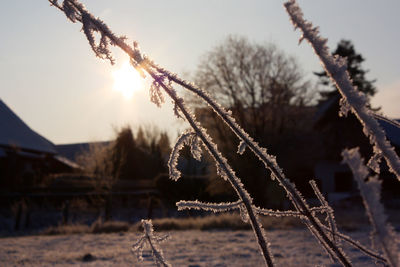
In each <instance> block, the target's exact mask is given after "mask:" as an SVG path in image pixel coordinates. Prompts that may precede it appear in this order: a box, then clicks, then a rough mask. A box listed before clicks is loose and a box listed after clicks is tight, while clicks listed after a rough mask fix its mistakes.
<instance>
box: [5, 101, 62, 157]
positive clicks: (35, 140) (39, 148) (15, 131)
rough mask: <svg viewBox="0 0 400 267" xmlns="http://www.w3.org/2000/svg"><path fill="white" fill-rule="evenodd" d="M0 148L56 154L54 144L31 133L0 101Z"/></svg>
mask: <svg viewBox="0 0 400 267" xmlns="http://www.w3.org/2000/svg"><path fill="white" fill-rule="evenodd" d="M0 129H1V130H0V146H6V147H11V146H16V147H18V148H20V149H24V150H31V151H35V152H42V153H50V154H56V153H57V151H56V149H55V147H54V144H53V143H51V142H50V141H49V140H47V139H46V138H44V137H43V136H41V135H39V134H38V133H36V132H35V131H33V130H32V129H31V128H30V127H29V126H28V125H27V124H26V123H25V122H23V121H22V120H21V119H20V118H19V117H18V116H17V115H16V114H15V113H14V112H13V111H12V110H11V109H10V108H9V107H8V106H7V105H6V104H5V103H4V102H3V101H2V100H1V99H0Z"/></svg>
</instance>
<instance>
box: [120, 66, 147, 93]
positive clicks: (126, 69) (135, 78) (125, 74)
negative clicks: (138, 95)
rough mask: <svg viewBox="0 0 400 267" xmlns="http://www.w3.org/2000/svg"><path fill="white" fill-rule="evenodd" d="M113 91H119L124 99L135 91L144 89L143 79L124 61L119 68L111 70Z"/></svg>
mask: <svg viewBox="0 0 400 267" xmlns="http://www.w3.org/2000/svg"><path fill="white" fill-rule="evenodd" d="M113 77H114V86H113V89H114V90H115V91H118V92H121V93H122V95H123V96H124V97H125V98H126V99H130V98H132V96H133V94H134V93H135V92H137V91H140V90H143V89H144V80H143V78H142V77H141V76H140V74H139V73H138V72H137V71H136V70H135V69H134V68H133V67H132V66H131V65H130V64H129V63H128V62H125V63H124V64H123V65H122V66H121V68H119V69H118V70H116V71H114V72H113Z"/></svg>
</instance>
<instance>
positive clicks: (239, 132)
mask: <svg viewBox="0 0 400 267" xmlns="http://www.w3.org/2000/svg"><path fill="white" fill-rule="evenodd" d="M145 64H146V65H150V66H151V67H152V68H154V69H157V71H158V72H159V73H162V74H163V75H165V76H167V77H168V78H169V79H170V80H172V81H174V82H175V83H177V84H179V85H181V86H182V87H183V88H186V89H188V90H190V91H192V92H193V93H195V94H197V95H198V96H199V97H200V98H202V99H203V100H204V101H205V102H207V104H208V105H209V106H210V107H211V108H212V109H213V110H214V112H215V113H217V114H218V115H219V116H220V117H221V119H222V120H223V122H224V123H226V124H227V125H228V126H229V127H230V129H231V130H232V131H233V132H234V133H235V134H236V136H237V137H238V138H239V140H241V141H243V142H245V144H246V145H247V147H249V148H250V150H251V151H252V152H253V153H254V154H255V155H256V156H257V157H258V158H259V159H260V160H261V161H262V162H263V163H264V165H265V167H266V168H267V169H269V170H270V171H271V173H272V175H271V176H272V177H273V178H276V179H277V180H278V182H279V184H280V185H281V186H282V187H283V188H284V189H285V191H286V193H287V195H288V197H289V199H290V200H291V202H292V203H293V205H294V206H295V208H296V209H297V210H298V211H299V212H300V213H301V214H303V215H304V219H303V222H304V223H305V224H306V225H307V226H308V228H309V230H310V231H311V232H312V233H313V235H314V236H315V237H316V238H317V239H318V240H319V242H320V243H321V244H322V246H323V247H324V248H325V249H326V251H327V252H328V253H329V254H331V256H334V257H335V258H337V259H338V260H339V261H340V262H341V263H342V264H343V265H344V266H351V264H350V261H349V260H348V259H347V257H346V256H345V255H344V253H343V251H342V250H341V249H339V248H338V247H337V245H335V244H334V243H333V242H332V240H330V238H329V237H328V236H327V235H326V233H325V232H324V231H323V229H322V228H321V225H322V224H321V222H319V220H318V218H316V217H315V216H314V215H313V212H312V211H311V209H310V208H309V206H308V205H307V203H306V201H305V200H304V198H303V197H302V196H301V194H300V193H299V192H298V191H297V189H296V187H295V185H294V184H292V183H291V182H290V181H289V180H288V179H287V178H286V177H285V175H284V174H283V172H282V170H281V168H280V167H279V166H278V164H277V163H276V160H275V158H274V157H273V156H271V155H269V154H268V153H267V151H266V149H265V148H262V147H260V146H259V145H258V144H257V143H256V142H255V141H254V140H253V139H252V138H251V137H250V136H249V135H248V134H247V133H246V132H245V131H244V130H243V129H242V128H241V127H240V126H239V125H238V124H237V123H236V122H235V119H234V118H233V117H232V116H231V115H230V114H229V113H228V112H227V111H226V110H225V109H224V108H223V107H222V106H221V105H219V104H218V103H217V102H216V101H215V100H213V99H212V98H211V96H209V94H208V93H207V92H205V91H204V90H202V89H201V88H199V87H197V86H196V85H194V84H192V83H189V82H187V81H185V80H183V79H180V78H179V77H178V76H177V75H174V74H172V73H170V72H168V71H167V70H165V69H163V68H161V67H160V66H158V65H157V64H155V63H154V62H152V61H150V60H146V62H145Z"/></svg>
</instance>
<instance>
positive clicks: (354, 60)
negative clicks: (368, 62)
mask: <svg viewBox="0 0 400 267" xmlns="http://www.w3.org/2000/svg"><path fill="white" fill-rule="evenodd" d="M332 54H333V55H338V56H341V57H344V58H347V71H348V73H349V75H350V78H351V79H352V81H353V85H354V86H356V87H357V89H358V90H360V91H361V92H363V93H364V94H365V95H366V96H367V97H371V96H373V95H374V94H375V93H376V88H375V86H374V83H375V81H376V80H367V79H366V78H365V74H366V73H367V72H368V71H367V70H364V69H363V68H362V66H361V64H362V63H363V62H364V61H365V58H364V57H363V56H362V55H361V54H359V53H357V52H356V50H355V49H354V45H353V44H352V42H351V41H349V40H341V41H340V42H339V43H338V45H337V48H336V50H335V51H334V52H333V53H332ZM314 74H315V75H317V76H318V77H319V79H320V82H321V84H323V85H325V86H331V87H333V90H332V91H322V92H320V93H321V97H322V100H326V99H328V98H331V97H332V96H336V95H338V94H339V92H338V91H337V89H336V86H335V85H334V84H332V82H331V80H330V78H329V77H328V75H327V74H326V72H325V71H322V72H314Z"/></svg>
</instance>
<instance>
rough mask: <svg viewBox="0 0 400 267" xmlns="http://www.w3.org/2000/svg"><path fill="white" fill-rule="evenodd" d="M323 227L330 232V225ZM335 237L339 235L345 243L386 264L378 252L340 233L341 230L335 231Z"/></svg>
mask: <svg viewBox="0 0 400 267" xmlns="http://www.w3.org/2000/svg"><path fill="white" fill-rule="evenodd" d="M323 228H324V229H325V230H327V231H329V232H332V229H331V228H330V227H327V226H325V225H323ZM336 235H337V237H339V238H340V239H341V240H343V241H346V242H347V243H349V244H350V245H352V246H353V247H355V248H357V249H359V250H360V251H361V252H363V253H364V254H365V255H367V256H369V257H372V258H374V259H376V260H378V261H381V262H383V263H384V264H386V259H385V258H384V257H382V256H381V255H379V254H378V253H376V252H375V251H372V250H370V249H368V248H366V247H365V246H363V245H362V244H361V243H360V242H358V241H356V240H353V239H352V238H351V237H349V236H347V235H345V234H343V233H341V232H339V231H338V232H336Z"/></svg>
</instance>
